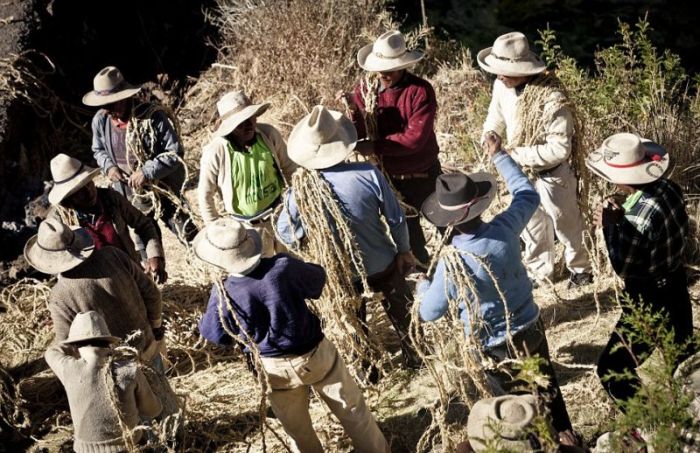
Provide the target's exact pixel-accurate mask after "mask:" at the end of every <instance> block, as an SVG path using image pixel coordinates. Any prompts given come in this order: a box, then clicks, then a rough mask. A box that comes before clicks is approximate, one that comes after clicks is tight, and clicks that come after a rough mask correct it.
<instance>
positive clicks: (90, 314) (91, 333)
mask: <svg viewBox="0 0 700 453" xmlns="http://www.w3.org/2000/svg"><path fill="white" fill-rule="evenodd" d="M86 340H106V341H109V342H110V343H118V342H119V337H115V336H113V335H111V334H110V333H109V328H107V323H106V322H105V318H104V317H103V316H102V315H101V314H99V313H98V312H96V311H93V310H90V311H85V312H82V313H78V314H77V315H75V318H74V319H73V322H72V323H71V325H70V330H69V331H68V338H66V339H65V340H63V341H62V342H61V344H72V343H78V342H81V341H86Z"/></svg>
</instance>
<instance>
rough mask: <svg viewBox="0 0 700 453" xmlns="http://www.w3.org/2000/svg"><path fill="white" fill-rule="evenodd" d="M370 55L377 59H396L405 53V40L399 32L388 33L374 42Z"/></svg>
mask: <svg viewBox="0 0 700 453" xmlns="http://www.w3.org/2000/svg"><path fill="white" fill-rule="evenodd" d="M372 53H374V55H375V56H377V57H379V58H398V57H400V56H401V55H403V54H405V53H406V38H404V36H403V33H401V32H400V31H397V30H392V31H388V32H386V33H384V34H382V35H381V36H379V38H377V40H376V41H375V42H374V44H373V45H372Z"/></svg>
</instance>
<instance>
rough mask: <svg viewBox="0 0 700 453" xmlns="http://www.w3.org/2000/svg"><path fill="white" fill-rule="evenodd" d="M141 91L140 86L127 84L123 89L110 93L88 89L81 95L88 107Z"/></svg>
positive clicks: (111, 101) (128, 96) (108, 102)
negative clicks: (98, 92)
mask: <svg viewBox="0 0 700 453" xmlns="http://www.w3.org/2000/svg"><path fill="white" fill-rule="evenodd" d="M139 91H141V87H140V86H134V85H127V87H126V88H124V89H123V90H120V91H117V92H115V93H110V94H104V95H103V94H97V92H96V91H90V92H89V93H87V94H85V96H83V104H85V105H88V106H90V107H100V106H102V105H107V104H112V103H114V102H118V101H121V100H123V99H128V98H130V97H131V96H134V95H135V94H136V93H138V92H139Z"/></svg>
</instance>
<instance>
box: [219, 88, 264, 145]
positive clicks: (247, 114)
mask: <svg viewBox="0 0 700 453" xmlns="http://www.w3.org/2000/svg"><path fill="white" fill-rule="evenodd" d="M268 108H270V104H269V103H264V104H253V103H252V102H251V101H250V98H248V96H246V95H245V92H244V91H243V90H238V91H231V92H228V93H226V94H224V95H223V96H222V97H221V99H219V102H217V103H216V110H218V112H219V118H220V119H221V124H219V128H218V129H216V131H214V136H216V137H224V136H226V135H228V134H230V133H231V132H233V130H234V129H235V128H237V127H238V126H239V125H240V124H241V123H243V122H244V121H245V120H247V119H248V118H253V117H258V116H260V115H262V114H263V113H265V111H266V110H267V109H268Z"/></svg>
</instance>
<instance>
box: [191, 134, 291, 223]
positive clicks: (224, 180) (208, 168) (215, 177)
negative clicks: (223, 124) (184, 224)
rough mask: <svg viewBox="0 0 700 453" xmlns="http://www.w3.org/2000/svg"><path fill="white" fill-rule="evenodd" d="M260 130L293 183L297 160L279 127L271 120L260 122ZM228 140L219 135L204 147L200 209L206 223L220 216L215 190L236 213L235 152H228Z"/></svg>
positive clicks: (287, 180)
mask: <svg viewBox="0 0 700 453" xmlns="http://www.w3.org/2000/svg"><path fill="white" fill-rule="evenodd" d="M256 132H257V133H258V134H260V136H261V137H262V139H263V141H264V142H265V144H266V145H267V147H268V148H270V151H272V156H273V157H274V159H275V164H277V168H279V169H280V171H281V172H282V176H283V178H284V179H285V183H287V184H289V182H290V181H291V177H292V173H294V170H296V164H295V163H294V162H292V160H291V159H290V158H289V156H288V155H287V145H286V144H285V143H284V140H283V139H282V135H281V134H280V133H279V131H278V130H277V129H275V128H274V127H273V126H271V125H269V124H264V123H258V124H257V126H256ZM227 146H228V141H227V140H226V139H225V138H223V137H215V138H214V139H213V140H212V141H211V142H209V143H208V144H207V145H206V146H205V147H204V149H203V150H202V159H201V162H200V170H199V186H198V187H197V198H198V200H199V211H200V213H201V215H202V219H203V220H204V223H211V222H213V221H214V220H216V219H218V218H219V217H220V214H219V212H217V210H216V202H215V198H214V197H215V194H216V193H218V194H219V195H220V196H221V198H222V199H223V202H224V209H225V210H226V213H228V214H232V213H233V206H232V202H233V183H232V182H231V156H230V155H229V152H228V148H227Z"/></svg>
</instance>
